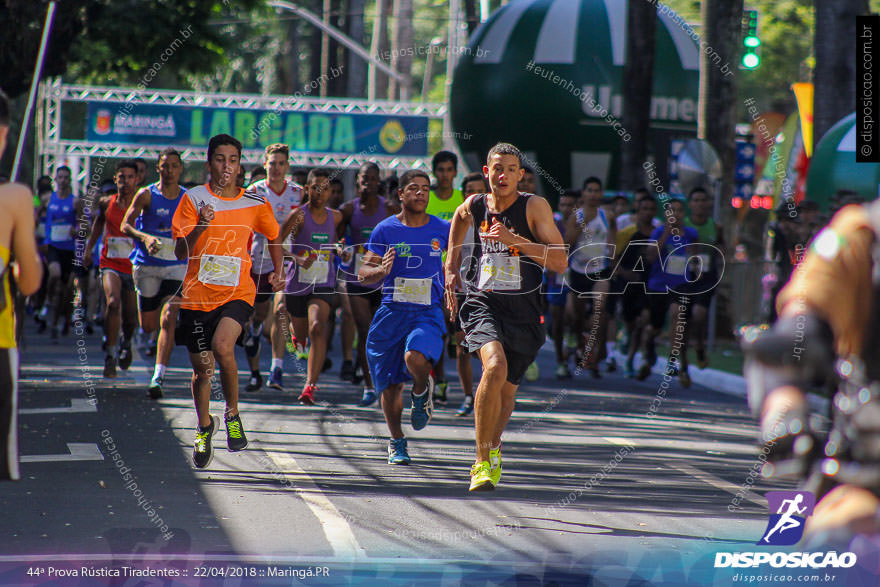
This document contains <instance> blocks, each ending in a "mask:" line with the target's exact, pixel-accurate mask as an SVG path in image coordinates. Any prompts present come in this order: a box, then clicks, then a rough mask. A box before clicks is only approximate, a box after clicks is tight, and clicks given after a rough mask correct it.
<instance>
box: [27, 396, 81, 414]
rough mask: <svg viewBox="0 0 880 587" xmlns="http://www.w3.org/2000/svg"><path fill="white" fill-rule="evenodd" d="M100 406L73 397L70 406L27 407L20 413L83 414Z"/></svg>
mask: <svg viewBox="0 0 880 587" xmlns="http://www.w3.org/2000/svg"><path fill="white" fill-rule="evenodd" d="M97 411H98V408H97V406H95V404H94V402H92V401H90V400H87V399H82V398H77V397H75V398H71V399H70V407H67V408H27V409H21V410H18V413H19V414H20V415H23V414H82V413H87V412H97Z"/></svg>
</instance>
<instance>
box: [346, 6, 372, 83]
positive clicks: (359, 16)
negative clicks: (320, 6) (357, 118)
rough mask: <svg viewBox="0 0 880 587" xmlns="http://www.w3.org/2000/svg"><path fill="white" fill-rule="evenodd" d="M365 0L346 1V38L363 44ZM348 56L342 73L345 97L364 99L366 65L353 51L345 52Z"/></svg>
mask: <svg viewBox="0 0 880 587" xmlns="http://www.w3.org/2000/svg"><path fill="white" fill-rule="evenodd" d="M365 7H366V2H365V0H348V18H347V19H346V26H347V29H348V36H349V37H351V38H352V39H354V40H355V41H357V42H358V43H361V44H363V43H364V42H365V36H366V35H364V8H365ZM346 53H347V55H348V59H347V61H346V63H347V71H345V72H344V75H343V77H344V79H345V80H346V95H348V97H350V98H365V97H366V95H367V63H366V61H364V60H363V58H362V57H361V56H360V55H356V54H355V53H354V52H353V51H346Z"/></svg>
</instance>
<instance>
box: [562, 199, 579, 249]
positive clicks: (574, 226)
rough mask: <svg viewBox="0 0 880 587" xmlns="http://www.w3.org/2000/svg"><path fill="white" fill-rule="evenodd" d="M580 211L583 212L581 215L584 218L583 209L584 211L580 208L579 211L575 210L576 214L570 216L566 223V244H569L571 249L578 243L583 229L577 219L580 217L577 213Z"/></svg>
mask: <svg viewBox="0 0 880 587" xmlns="http://www.w3.org/2000/svg"><path fill="white" fill-rule="evenodd" d="M578 210H581V214H580V215H581V216H582V215H583V211H582V210H583V209H582V208H578V209H577V210H575V213H573V214H570V215H569V217H568V220H566V221H565V238H564V242H565V244H567V245H568V246H570V247H573V246H574V245H575V244H576V243H577V240H578V236H579V235H580V233H581V227H580V225H579V223H578V221H577V217H578V214H577V211H578Z"/></svg>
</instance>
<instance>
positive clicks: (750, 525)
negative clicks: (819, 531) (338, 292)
mask: <svg viewBox="0 0 880 587" xmlns="http://www.w3.org/2000/svg"><path fill="white" fill-rule="evenodd" d="M99 345H100V337H99V335H98V334H95V335H92V336H82V337H77V336H76V335H75V334H71V335H70V336H67V337H65V338H62V339H61V340H60V341H58V342H57V343H52V342H50V341H49V339H48V336H45V335H37V334H36V332H35V329H34V327H33V323H32V321H30V320H29V321H28V324H27V333H26V342H25V347H24V350H23V351H22V369H21V376H22V379H21V383H22V392H21V395H20V408H21V410H22V413H21V415H20V432H21V435H20V452H21V454H22V455H23V457H24V460H25V461H26V462H23V463H22V480H21V482H19V483H16V484H10V483H7V484H3V486H2V488H0V489H2V491H0V511H2V512H3V514H2V515H3V522H2V525H0V553H2V554H3V555H4V556H5V557H6V560H11V559H12V558H14V557H17V556H18V557H21V556H24V555H53V556H55V555H57V556H60V555H63V554H85V555H99V554H102V553H103V554H132V555H150V554H160V553H184V554H186V553H188V554H192V555H195V554H198V555H214V554H222V555H236V556H239V557H248V556H264V557H275V558H278V559H279V560H280V559H283V558H284V557H294V558H299V559H301V560H314V561H319V560H358V561H387V560H392V561H393V560H396V561H401V562H403V561H410V562H416V561H423V562H424V563H425V564H430V563H434V564H443V563H444V561H470V562H473V563H492V564H496V565H497V564H507V563H509V564H522V563H524V562H535V563H541V564H547V563H548V562H552V563H553V564H555V565H562V566H565V567H574V566H578V565H587V566H589V564H594V563H597V562H601V561H603V560H606V559H608V560H612V559H613V560H618V561H619V559H620V557H621V556H623V557H624V558H626V557H638V556H641V555H639V554H636V553H639V552H654V553H657V552H662V553H669V555H671V556H673V558H674V557H675V556H681V557H684V558H685V559H686V558H687V557H688V556H691V557H693V556H697V555H699V552H700V551H701V549H704V548H706V547H713V546H714V547H717V546H718V545H719V544H728V545H729V546H730V547H736V546H737V545H743V544H748V543H751V544H754V543H755V541H756V540H757V538H759V537H760V533H761V531H762V530H763V528H764V526H765V525H766V521H767V507H766V501H765V500H764V498H763V497H762V495H763V493H764V491H765V490H767V489H789V488H791V485H787V484H776V485H774V486H773V487H770V486H768V485H767V484H766V483H765V482H763V481H762V480H761V479H760V478H759V477H758V478H757V479H756V478H755V477H754V476H752V477H751V478H750V476H749V475H750V471H754V470H756V464H757V465H758V466H759V461H758V459H757V456H758V452H757V449H756V447H755V443H754V438H755V434H756V432H755V426H754V424H753V422H752V421H751V418H750V417H749V415H748V412H747V409H746V406H745V403H744V401H743V400H741V399H739V398H735V397H731V396H727V395H723V394H720V393H716V392H713V391H712V390H711V389H707V388H704V387H699V386H696V385H695V386H694V387H692V388H690V389H682V388H681V387H680V386H679V385H678V382H677V380H672V382H671V383H670V384H669V386H668V390H667V389H666V387H665V386H664V384H663V379H662V377H660V376H657V375H653V376H651V377H650V378H649V379H648V380H646V381H644V382H638V381H635V380H632V379H624V378H623V377H622V375H621V374H620V373H619V372H617V373H613V374H604V376H603V378H602V379H599V380H596V379H592V378H591V377H589V375H588V374H582V375H579V376H577V377H575V378H573V379H571V380H566V381H558V380H556V379H555V377H554V376H553V369H554V366H555V362H554V359H553V354H552V347H551V345H550V344H547V345H545V347H544V349H542V351H541V355H540V358H539V364H540V367H541V377H540V379H539V380H538V381H537V382H535V383H525V384H524V385H523V386H522V387H521V388H520V391H519V393H518V399H517V407H516V410H515V412H514V414H513V418H512V419H511V422H510V424H509V426H508V428H507V431H506V433H505V436H504V452H503V459H504V476H503V479H502V481H501V484H500V485H499V487H498V489H497V490H496V491H495V492H492V493H476V494H473V493H468V491H467V489H468V480H469V477H468V471H469V467H470V464H471V463H472V462H473V450H474V449H473V438H474V430H473V420H472V417H464V418H461V417H456V416H455V413H454V412H455V408H456V407H457V405H458V404H459V402H460V400H461V391H460V387H459V386H458V383H457V380H456V377H455V373H454V361H450V360H447V362H446V371H447V373H448V377H449V380H450V382H451V385H450V393H449V395H450V402H449V406H448V407H447V408H445V409H444V408H439V409H437V411H435V415H434V418H433V420H432V422H431V424H430V425H429V426H428V427H427V428H426V429H424V430H422V431H419V432H415V431H412V430H411V429H409V427H408V426H407V427H406V428H405V430H406V433H407V436H408V438H409V443H410V454H411V456H412V458H413V463H412V464H411V465H410V466H391V465H388V464H387V463H386V446H387V429H386V427H385V424H384V420H383V418H382V414H381V411H380V410H379V409H378V408H376V407H371V408H358V407H356V406H355V405H354V404H355V403H356V401H357V400H358V399H359V397H360V391H359V389H358V388H356V387H354V386H352V385H351V384H349V383H346V382H342V381H341V380H340V379H339V377H338V369H339V366H340V364H341V357H340V353H339V350H338V349H339V344H338V338H337V344H336V345H335V350H334V352H332V353H331V357H332V359H333V362H334V366H333V368H332V369H331V370H330V371H328V372H327V373H324V375H323V376H322V380H321V382H320V384H321V390H320V394H319V396H318V398H317V399H318V402H319V404H318V405H315V406H313V407H304V406H301V405H299V404H298V403H297V402H296V396H297V395H298V393H299V391H300V389H301V387H302V384H303V379H304V377H303V376H304V370H305V363H304V362H298V361H296V360H295V359H294V358H292V357H288V358H287V359H286V363H285V383H286V387H287V391H286V392H284V393H281V392H277V391H273V390H269V389H267V388H264V390H263V391H261V392H258V393H253V394H247V393H245V392H242V401H241V414H242V420H243V422H244V426H245V430H246V431H247V434H248V438H249V440H250V445H249V447H248V449H247V450H245V451H242V452H239V453H231V452H228V451H227V450H226V446H225V443H226V434H225V430H221V431H220V432H219V433H218V434H217V436H216V437H215V439H214V446H215V448H216V449H217V450H216V451H215V458H214V461H213V462H212V464H211V466H210V467H209V468H208V469H205V470H199V471H197V470H195V469H194V468H193V467H192V465H191V462H190V453H191V451H192V441H193V434H194V430H193V428H194V425H195V412H194V409H193V407H192V399H191V397H190V394H189V383H188V380H189V373H190V371H189V369H188V360H187V357H186V355H185V353H184V352H183V348H182V347H178V348H177V349H176V350H175V352H174V355H173V357H172V363H171V366H170V368H169V374H168V377H167V385H166V396H165V398H164V399H162V400H160V401H152V400H149V399H148V398H147V397H146V396H145V389H146V385H147V383H148V381H149V376H150V375H151V373H152V360H151V359H150V358H148V357H144V356H142V355H141V354H140V352H138V353H137V356H136V358H135V362H134V364H133V365H132V367H131V368H130V369H129V370H128V372H120V375H121V376H120V377H119V378H117V379H115V380H104V379H102V378H101V370H102V365H103V354H102V352H101V350H100V346H99ZM266 346H267V345H264V348H263V353H262V355H263V364H264V370H265V369H267V368H268V364H269V353H268V348H266ZM83 349H84V350H83ZM238 352H239V353H240V358H241V361H240V365H245V362H244V353H243V351H241V349H239V350H238ZM474 364H475V367H476V366H477V363H476V362H475V363H474ZM240 375H241V377H240V379H241V382H242V385H244V383H245V382H246V378H247V373H246V371H245V370H241V371H240ZM92 385H93V389H92ZM406 406H407V412H406V413H405V415H404V417H405V421H408V402H407V403H406ZM222 409H223V404H222V402H220V401H217V402H213V403H212V411H213V412H214V413H216V414H218V415H222ZM118 461H122V463H119V462H118ZM126 473H127V474H130V475H131V477H128V478H126V477H125V474H126ZM127 479H130V481H128V480H127ZM132 482H134V483H132ZM752 482H754V486H751V483H752ZM743 485H746V489H745V490H743ZM737 493H740V498H739V499H735V496H736V494H737ZM159 522H161V523H159ZM165 526H167V529H164V530H160V528H164V527H165ZM163 531H164V534H163ZM664 556H667V555H664ZM609 557H611V558H609ZM615 557H616V558H615ZM630 563H632V560H631V559H630V560H629V561H628V562H625V563H623V564H624V565H627V564H630ZM660 564H662V563H660Z"/></svg>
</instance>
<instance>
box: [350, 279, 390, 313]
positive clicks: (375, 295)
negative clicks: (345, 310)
mask: <svg viewBox="0 0 880 587" xmlns="http://www.w3.org/2000/svg"><path fill="white" fill-rule="evenodd" d="M345 289H346V291H347V292H348V295H350V296H364V297H366V298H367V299H368V300H369V301H370V308H371V309H372V310H373V313H375V312H376V310H378V309H379V306H381V305H382V287H381V286H379V287H377V288H371V287H364V286H362V285H358V284H356V283H348V284H347V285H346V286H345Z"/></svg>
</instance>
